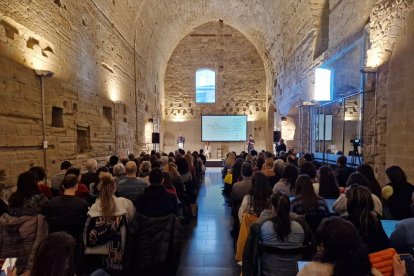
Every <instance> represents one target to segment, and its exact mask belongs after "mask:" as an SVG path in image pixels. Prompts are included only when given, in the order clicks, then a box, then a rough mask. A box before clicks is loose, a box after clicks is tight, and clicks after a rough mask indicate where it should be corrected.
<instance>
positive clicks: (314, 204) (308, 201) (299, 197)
mask: <svg viewBox="0 0 414 276" xmlns="http://www.w3.org/2000/svg"><path fill="white" fill-rule="evenodd" d="M291 209H292V212H294V213H296V214H298V215H313V216H327V215H328V214H329V209H328V206H327V204H326V201H325V199H323V198H322V197H320V196H318V195H317V194H316V193H315V189H314V188H313V183H312V180H311V178H310V177H309V176H308V175H306V174H302V175H300V176H299V177H298V179H297V180H296V197H295V199H293V200H292V204H291Z"/></svg>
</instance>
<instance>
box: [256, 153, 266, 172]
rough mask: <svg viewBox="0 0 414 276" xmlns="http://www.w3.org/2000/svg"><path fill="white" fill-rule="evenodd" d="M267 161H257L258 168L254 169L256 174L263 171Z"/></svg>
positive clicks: (259, 158)
mask: <svg viewBox="0 0 414 276" xmlns="http://www.w3.org/2000/svg"><path fill="white" fill-rule="evenodd" d="M264 163H265V159H264V158H263V157H260V156H259V157H258V158H257V161H256V167H255V168H254V169H253V171H254V172H260V171H261V170H262V169H263V165H264Z"/></svg>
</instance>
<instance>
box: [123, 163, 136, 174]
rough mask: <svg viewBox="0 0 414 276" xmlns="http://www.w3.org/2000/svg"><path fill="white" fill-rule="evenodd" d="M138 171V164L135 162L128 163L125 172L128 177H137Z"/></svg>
mask: <svg viewBox="0 0 414 276" xmlns="http://www.w3.org/2000/svg"><path fill="white" fill-rule="evenodd" d="M137 170H138V169H137V164H136V163H135V162H134V161H129V162H128V163H126V166H125V172H126V174H127V176H128V177H136V175H137Z"/></svg>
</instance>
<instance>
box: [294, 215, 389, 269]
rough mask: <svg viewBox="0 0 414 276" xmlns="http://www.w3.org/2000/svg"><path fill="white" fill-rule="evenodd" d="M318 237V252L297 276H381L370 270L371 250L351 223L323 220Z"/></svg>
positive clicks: (339, 219)
mask: <svg viewBox="0 0 414 276" xmlns="http://www.w3.org/2000/svg"><path fill="white" fill-rule="evenodd" d="M316 238H317V242H318V244H319V247H318V248H319V251H318V253H317V254H316V256H315V258H314V260H313V261H312V262H311V263H309V264H307V265H305V267H304V268H303V269H301V270H300V271H299V273H298V276H308V275H320V276H331V275H335V276H349V275H352V276H367V275H382V274H381V273H380V272H379V271H378V270H376V269H375V268H371V263H370V261H369V257H368V249H367V247H366V245H365V244H364V242H363V241H362V239H361V236H360V235H359V233H358V230H357V229H356V228H355V226H354V225H353V224H352V223H350V222H348V221H346V220H344V219H341V218H337V217H332V218H327V219H324V220H323V221H322V223H321V225H320V226H319V228H318V232H317V235H316Z"/></svg>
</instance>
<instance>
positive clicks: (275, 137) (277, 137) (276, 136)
mask: <svg viewBox="0 0 414 276" xmlns="http://www.w3.org/2000/svg"><path fill="white" fill-rule="evenodd" d="M280 138H282V132H281V131H280V130H276V131H273V142H274V143H276V142H279V140H280Z"/></svg>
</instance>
